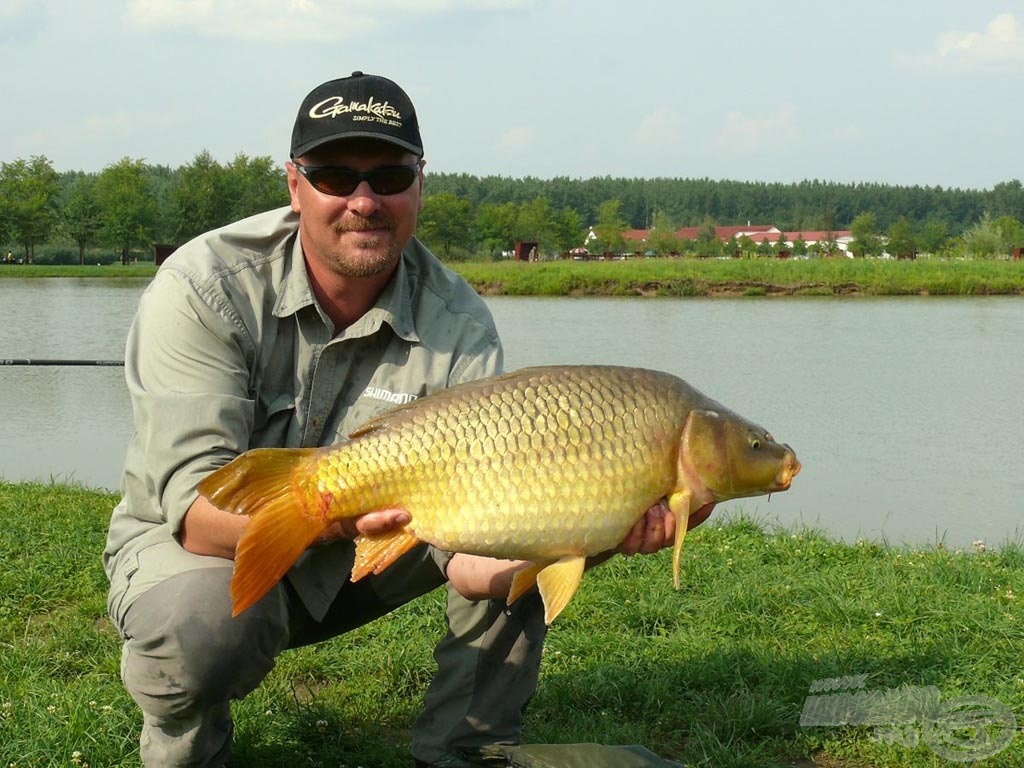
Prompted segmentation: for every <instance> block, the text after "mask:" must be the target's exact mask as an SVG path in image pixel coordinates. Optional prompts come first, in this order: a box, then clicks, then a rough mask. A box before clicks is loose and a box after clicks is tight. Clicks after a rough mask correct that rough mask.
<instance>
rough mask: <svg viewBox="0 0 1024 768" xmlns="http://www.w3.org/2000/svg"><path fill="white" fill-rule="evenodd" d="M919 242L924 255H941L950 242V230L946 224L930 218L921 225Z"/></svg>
mask: <svg viewBox="0 0 1024 768" xmlns="http://www.w3.org/2000/svg"><path fill="white" fill-rule="evenodd" d="M917 242H918V245H919V246H920V249H921V251H923V252H924V253H939V252H941V251H942V250H943V249H944V248H945V247H946V244H947V243H948V242H949V229H948V228H947V225H946V222H944V221H940V220H939V219H936V218H930V219H928V220H927V221H925V222H924V224H922V225H921V229H920V232H919V233H918V236H917Z"/></svg>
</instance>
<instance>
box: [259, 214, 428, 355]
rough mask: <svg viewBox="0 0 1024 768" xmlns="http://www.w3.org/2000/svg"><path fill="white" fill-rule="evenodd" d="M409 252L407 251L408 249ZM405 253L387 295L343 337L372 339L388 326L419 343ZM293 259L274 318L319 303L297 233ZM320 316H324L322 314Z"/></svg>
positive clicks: (408, 257) (282, 285)
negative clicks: (370, 336)
mask: <svg viewBox="0 0 1024 768" xmlns="http://www.w3.org/2000/svg"><path fill="white" fill-rule="evenodd" d="M285 247H286V248H288V247H289V246H288V245H286V246H285ZM407 250H408V249H407ZM407 250H406V251H402V256H401V258H400V259H399V260H398V268H397V269H396V270H395V274H394V275H392V277H391V280H389V281H388V284H387V285H386V286H385V287H384V291H383V292H382V293H381V295H380V296H379V297H378V298H377V301H376V303H375V304H374V305H373V307H371V308H370V310H369V311H368V312H367V313H366V314H364V315H363V316H362V317H361V318H359V319H358V320H357V321H356V322H355V323H353V324H352V325H351V326H349V327H348V328H346V329H345V332H344V333H342V334H341V336H343V337H349V338H351V337H354V336H369V335H371V334H373V333H376V332H377V331H378V330H380V328H381V326H382V325H384V324H385V323H387V324H388V325H390V326H391V328H392V329H393V330H394V332H395V334H396V335H397V336H399V337H400V338H402V339H405V340H406V341H409V342H418V341H419V340H420V337H419V335H418V334H417V333H416V326H415V323H414V322H413V312H412V294H413V288H414V286H413V282H414V280H413V275H412V272H411V271H410V269H409V267H408V265H407V263H406V262H407V261H408V260H409V259H410V255H409V254H408V253H407ZM290 251H291V253H290V256H289V258H287V259H286V260H285V261H286V266H285V269H284V276H283V278H282V284H281V291H280V293H279V294H278V299H277V303H276V304H275V306H274V315H275V316H277V317H285V316H286V315H292V314H295V313H296V312H298V311H299V310H300V309H302V308H303V307H307V306H316V305H317V301H316V298H315V297H314V296H313V289H312V288H311V287H310V285H309V275H308V274H307V273H306V261H305V256H304V255H303V253H302V244H301V243H300V242H299V236H298V232H296V234H295V237H294V238H293V239H292V241H291V245H290ZM321 315H323V312H322V311H321Z"/></svg>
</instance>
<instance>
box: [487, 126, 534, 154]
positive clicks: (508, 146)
mask: <svg viewBox="0 0 1024 768" xmlns="http://www.w3.org/2000/svg"><path fill="white" fill-rule="evenodd" d="M536 142H537V130H536V129H535V128H533V126H529V125H520V126H515V127H513V128H509V129H508V130H507V131H505V132H504V133H502V134H501V135H500V136H498V140H497V141H496V142H495V148H496V149H498V150H500V151H502V152H520V151H522V150H524V149H530V148H531V147H533V146H534V144H536Z"/></svg>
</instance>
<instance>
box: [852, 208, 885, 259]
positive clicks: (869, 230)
mask: <svg viewBox="0 0 1024 768" xmlns="http://www.w3.org/2000/svg"><path fill="white" fill-rule="evenodd" d="M850 234H851V235H852V236H853V242H851V243H850V250H851V251H852V252H853V255H854V256H878V255H880V254H881V253H882V238H881V236H880V235H879V232H878V219H877V218H875V214H873V213H870V212H864V213H859V214H857V216H856V218H854V220H853V221H852V222H851V223H850Z"/></svg>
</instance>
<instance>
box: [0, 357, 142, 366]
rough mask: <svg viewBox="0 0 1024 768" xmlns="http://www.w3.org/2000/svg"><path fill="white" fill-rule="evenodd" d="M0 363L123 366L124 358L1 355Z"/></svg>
mask: <svg viewBox="0 0 1024 768" xmlns="http://www.w3.org/2000/svg"><path fill="white" fill-rule="evenodd" d="M0 365H91V366H123V365H124V360H59V359H56V358H45V357H21V358H17V357H16V358H10V357H8V358H3V357H0Z"/></svg>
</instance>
